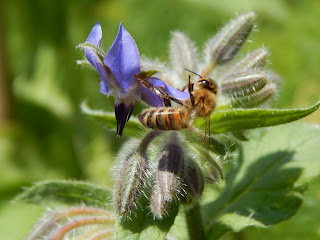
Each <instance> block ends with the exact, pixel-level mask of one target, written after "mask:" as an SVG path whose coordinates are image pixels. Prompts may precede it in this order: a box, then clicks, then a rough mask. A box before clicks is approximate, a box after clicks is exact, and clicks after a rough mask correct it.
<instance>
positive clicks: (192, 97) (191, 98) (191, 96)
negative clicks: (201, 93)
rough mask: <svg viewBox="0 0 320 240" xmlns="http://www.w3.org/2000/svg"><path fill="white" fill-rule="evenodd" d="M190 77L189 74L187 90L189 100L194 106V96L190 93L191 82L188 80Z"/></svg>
mask: <svg viewBox="0 0 320 240" xmlns="http://www.w3.org/2000/svg"><path fill="white" fill-rule="evenodd" d="M190 79H191V76H190V75H189V82H188V92H189V95H190V101H191V103H192V106H194V105H195V104H194V96H193V94H192V91H193V83H191V81H190Z"/></svg>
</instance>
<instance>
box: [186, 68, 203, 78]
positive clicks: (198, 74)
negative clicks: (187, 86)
mask: <svg viewBox="0 0 320 240" xmlns="http://www.w3.org/2000/svg"><path fill="white" fill-rule="evenodd" d="M184 70H186V71H188V72H191V73H193V74H195V75H197V76H199V77H200V78H203V77H201V76H200V75H199V74H198V73H195V72H193V71H191V70H189V69H186V68H185V69H184Z"/></svg>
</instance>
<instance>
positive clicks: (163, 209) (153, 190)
mask: <svg viewBox="0 0 320 240" xmlns="http://www.w3.org/2000/svg"><path fill="white" fill-rule="evenodd" d="M159 133H162V132H160V131H152V132H150V133H149V134H147V135H146V137H145V138H144V139H143V140H142V142H141V144H140V146H139V145H138V146H136V148H135V149H134V148H130V149H131V150H133V151H135V153H129V152H130V151H128V146H125V148H126V150H124V151H126V152H128V155H127V157H124V158H123V160H122V161H120V165H119V166H118V169H117V171H116V176H118V177H117V178H116V189H115V194H114V195H115V203H116V209H117V212H118V214H119V215H121V216H127V215H130V214H131V212H133V211H134V209H135V208H138V207H139V197H140V196H142V195H143V196H146V197H147V198H148V199H149V202H150V209H151V212H152V214H153V216H154V217H155V218H163V217H164V216H166V214H167V213H168V212H169V210H170V207H171V206H172V204H174V203H177V202H181V203H183V204H186V205H190V204H192V203H194V202H195V201H199V200H200V198H201V195H202V193H203V190H204V183H205V179H206V178H205V175H208V174H210V173H209V172H204V171H206V169H205V168H202V167H201V166H200V163H201V162H200V161H198V160H197V159H194V157H192V156H191V154H190V153H189V152H188V151H187V150H186V148H185V146H184V144H183V143H184V140H183V139H182V138H181V135H180V134H178V133H177V132H170V133H168V134H165V133H163V134H161V137H158V138H157V139H156V140H154V141H155V142H156V143H155V144H152V143H151V142H152V141H153V139H154V138H155V137H157V136H158V135H160V134H159ZM142 145H143V146H144V147H143V148H141V146H142ZM149 145H150V146H151V145H153V146H151V147H149ZM148 148H150V149H151V151H147V149H148ZM152 148H155V149H154V150H152ZM212 168H214V165H211V171H214V170H212ZM215 180H216V181H217V180H218V177H217V178H216V179H215ZM216 181H215V182H216Z"/></svg>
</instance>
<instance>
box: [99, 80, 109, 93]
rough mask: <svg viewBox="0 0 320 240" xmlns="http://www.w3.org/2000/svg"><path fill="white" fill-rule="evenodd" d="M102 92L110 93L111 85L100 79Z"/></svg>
mask: <svg viewBox="0 0 320 240" xmlns="http://www.w3.org/2000/svg"><path fill="white" fill-rule="evenodd" d="M100 92H101V93H102V94H104V95H108V92H109V86H108V85H106V84H105V83H104V81H100Z"/></svg>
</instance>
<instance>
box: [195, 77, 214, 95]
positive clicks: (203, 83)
mask: <svg viewBox="0 0 320 240" xmlns="http://www.w3.org/2000/svg"><path fill="white" fill-rule="evenodd" d="M203 88H205V89H208V90H209V91H211V92H213V93H214V94H217V90H218V86H217V84H216V83H215V81H213V80H212V79H211V78H200V79H198V81H197V82H196V83H195V89H203Z"/></svg>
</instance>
